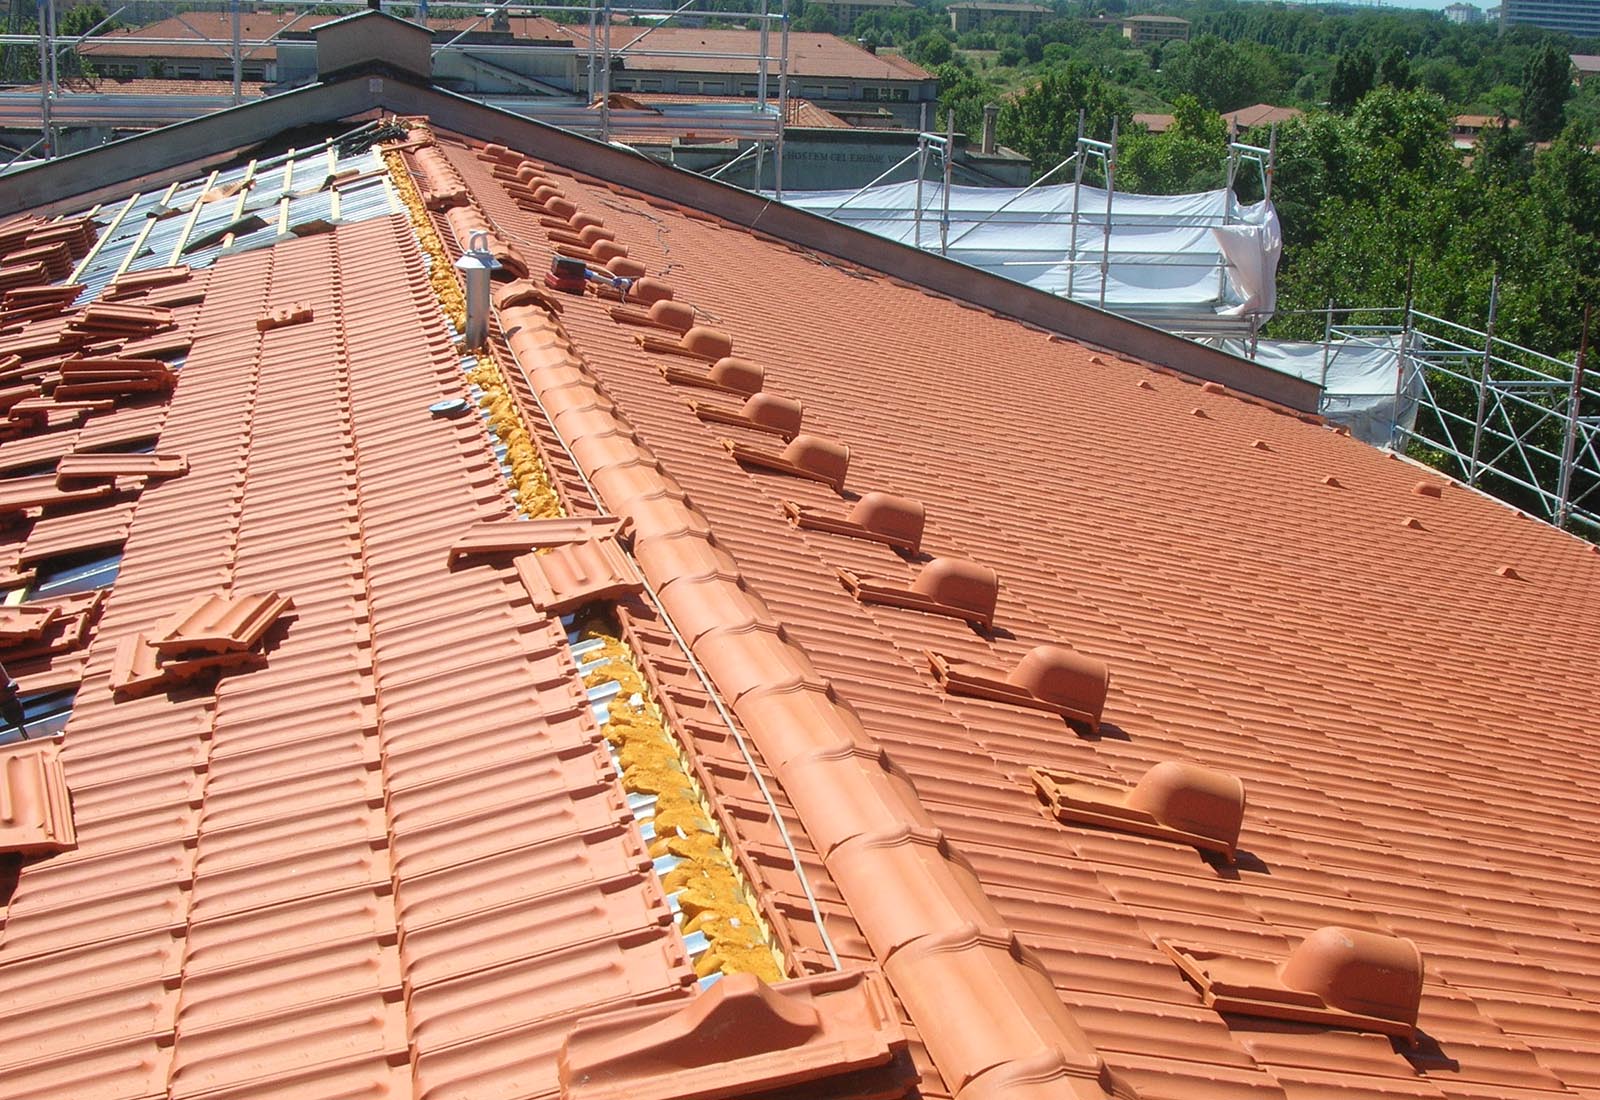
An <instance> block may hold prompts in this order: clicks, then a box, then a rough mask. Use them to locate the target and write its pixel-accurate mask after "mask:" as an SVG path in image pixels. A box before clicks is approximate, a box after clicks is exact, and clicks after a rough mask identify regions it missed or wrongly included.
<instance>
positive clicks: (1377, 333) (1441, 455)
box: [1322, 277, 1600, 540]
mask: <svg viewBox="0 0 1600 1100" xmlns="http://www.w3.org/2000/svg"><path fill="white" fill-rule="evenodd" d="M1489 294H1490V298H1489V310H1488V322H1487V325H1486V327H1485V328H1484V329H1474V328H1470V327H1468V326H1466V325H1461V324H1457V323H1456V322H1454V321H1449V320H1446V319H1445V318H1443V317H1438V316H1435V315H1433V314H1431V313H1426V312H1423V311H1421V310H1418V309H1416V308H1415V307H1414V306H1412V305H1407V306H1398V307H1386V308H1382V309H1359V308H1349V309H1335V308H1334V306H1333V304H1332V303H1331V302H1330V303H1329V305H1328V308H1327V309H1326V310H1325V311H1324V312H1325V321H1324V327H1323V368H1322V370H1323V380H1324V383H1325V382H1326V378H1327V372H1328V368H1329V365H1330V363H1331V362H1333V361H1335V360H1336V359H1337V357H1338V355H1339V352H1340V350H1341V349H1342V348H1347V347H1351V348H1353V347H1374V346H1384V347H1393V348H1396V349H1397V353H1398V354H1397V364H1396V369H1395V382H1394V416H1393V419H1392V426H1391V428H1390V437H1389V447H1390V449H1391V450H1393V451H1396V452H1397V453H1401V454H1409V455H1411V456H1412V457H1418V458H1422V459H1424V460H1425V461H1428V462H1429V463H1430V464H1431V465H1434V466H1437V467H1438V468H1440V469H1442V470H1443V471H1444V472H1446V473H1449V474H1450V475H1452V476H1453V477H1456V478H1457V479H1459V480H1460V481H1461V482H1462V483H1464V484H1466V485H1468V486H1470V487H1472V488H1474V489H1481V490H1483V491H1484V492H1486V493H1489V494H1490V495H1492V496H1495V497H1499V498H1500V499H1502V500H1504V501H1506V502H1507V503H1509V504H1512V505H1513V506H1516V507H1519V508H1521V509H1522V510H1523V511H1525V512H1527V513H1528V514H1530V515H1533V516H1536V517H1537V518H1538V519H1540V520H1543V521H1544V522H1546V523H1549V524H1551V525H1553V526H1555V527H1559V528H1562V529H1564V530H1569V531H1572V532H1574V533H1577V534H1580V535H1582V536H1584V537H1586V538H1589V539H1591V540H1600V385H1597V382H1596V379H1595V378H1594V376H1593V374H1592V372H1590V371H1589V369H1588V362H1587V360H1588V358H1589V347H1590V321H1591V318H1590V314H1589V311H1588V310H1585V312H1584V319H1583V327H1582V335H1581V337H1580V340H1579V346H1578V352H1577V354H1576V356H1575V357H1574V358H1573V359H1571V360H1566V359H1561V358H1558V357H1556V356H1552V355H1547V354H1545V353H1543V352H1539V351H1535V350H1534V349H1532V348H1528V347H1524V346H1523V345H1521V344H1516V343H1513V342H1511V341H1509V340H1505V339H1502V338H1501V337H1499V336H1496V335H1495V332H1494V326H1495V320H1496V315H1497V314H1498V311H1499V294H1500V283H1499V278H1498V277H1496V278H1495V280H1494V281H1493V283H1492V284H1491V287H1490V292H1489ZM1324 388H1325V387H1324ZM1324 398H1325V400H1326V395H1324Z"/></svg>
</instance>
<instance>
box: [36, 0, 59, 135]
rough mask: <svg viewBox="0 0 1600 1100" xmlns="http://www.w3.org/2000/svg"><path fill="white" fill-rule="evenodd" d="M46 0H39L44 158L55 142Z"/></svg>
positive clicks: (40, 100)
mask: <svg viewBox="0 0 1600 1100" xmlns="http://www.w3.org/2000/svg"><path fill="white" fill-rule="evenodd" d="M45 2H46V0H39V119H40V128H39V134H40V137H41V139H42V140H43V141H44V158H45V160H49V159H50V158H51V157H52V156H54V155H55V142H54V141H52V140H51V134H50V130H51V127H50V94H51V88H50V71H51V68H52V66H51V64H50V56H51V54H53V53H54V52H55V50H54V49H52V48H51V41H50V32H49V30H48V29H47V28H48V25H49V19H48V18H47V16H46V14H45Z"/></svg>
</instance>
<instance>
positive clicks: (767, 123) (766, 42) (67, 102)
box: [0, 0, 790, 191]
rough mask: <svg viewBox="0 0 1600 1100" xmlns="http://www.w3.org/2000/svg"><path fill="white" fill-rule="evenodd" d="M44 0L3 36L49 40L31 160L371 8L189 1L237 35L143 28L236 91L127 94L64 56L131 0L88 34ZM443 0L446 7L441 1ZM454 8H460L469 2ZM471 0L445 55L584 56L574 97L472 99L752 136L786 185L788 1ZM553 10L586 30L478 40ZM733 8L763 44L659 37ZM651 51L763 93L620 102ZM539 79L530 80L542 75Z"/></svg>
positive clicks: (23, 107)
mask: <svg viewBox="0 0 1600 1100" xmlns="http://www.w3.org/2000/svg"><path fill="white" fill-rule="evenodd" d="M25 2H26V0H15V3H14V10H13V23H14V22H15V9H19V8H21V7H22V5H23V4H24V3H25ZM388 2H389V4H390V6H399V5H398V4H397V2H396V0H388ZM35 3H36V6H37V19H38V29H37V31H36V32H35V33H34V34H18V33H6V34H0V45H5V46H24V47H28V48H37V50H38V57H39V87H38V90H37V91H29V92H26V93H19V92H7V91H0V129H10V130H27V131H38V133H39V137H38V139H37V140H35V141H34V142H33V143H32V144H31V145H29V146H27V147H26V148H25V149H22V150H21V151H19V152H16V153H15V154H14V155H12V156H11V157H10V158H9V160H10V161H11V162H20V161H22V160H23V159H24V158H27V157H37V158H38V159H45V160H48V159H51V158H52V157H54V156H55V155H56V154H57V145H58V141H57V134H58V132H59V131H60V130H61V129H63V128H66V127H87V126H100V127H110V128H119V127H123V128H133V127H140V126H144V127H148V126H150V125H152V124H154V125H165V124H168V123H173V122H181V121H184V120H185V119H190V118H196V117H199V116H200V115H204V114H208V113H210V112H212V111H216V110H221V109H224V108H226V107H230V106H233V105H235V104H238V103H241V102H243V101H244V98H245V96H244V65H245V62H246V61H248V60H250V59H251V58H252V57H253V56H255V55H256V54H258V52H259V51H261V50H263V49H267V48H276V47H277V46H278V45H280V44H283V43H286V42H290V41H293V39H291V38H286V37H285V35H289V34H291V33H292V34H295V35H300V34H303V33H306V32H309V31H310V29H311V28H312V27H314V26H316V25H318V24H319V23H322V22H326V21H327V20H328V19H329V18H331V17H330V16H329V15H328V14H327V9H329V8H334V9H338V8H346V9H350V10H351V11H352V12H356V11H364V10H367V8H368V4H367V2H366V0H317V3H315V4H314V5H313V4H311V3H307V2H305V0H248V8H246V7H245V6H244V5H245V0H223V2H222V3H215V4H210V5H207V4H204V3H190V4H186V5H185V8H186V11H185V12H184V13H183V14H189V13H191V12H193V11H196V10H207V9H209V10H212V11H218V10H220V11H225V12H227V13H228V15H229V17H230V18H229V29H230V33H229V35H227V36H226V37H213V36H210V35H207V34H205V33H204V32H203V31H201V30H200V29H198V28H196V27H194V26H193V24H191V23H190V22H189V21H187V20H184V19H183V14H180V15H178V16H176V17H175V18H178V19H179V20H180V21H183V22H184V23H185V25H186V26H188V27H189V29H190V30H191V31H192V32H193V34H194V37H186V38H171V39H167V38H145V37H141V38H139V39H138V43H139V44H140V45H142V46H149V47H152V48H160V47H174V46H181V47H194V46H196V45H197V44H198V45H202V46H206V47H210V48H211V49H213V50H215V51H216V56H217V57H219V58H225V59H227V60H228V61H229V62H230V70H231V78H232V79H231V85H232V87H231V91H230V92H229V93H228V94H196V95H151V94H143V95H140V94H133V95H123V94H118V93H103V92H79V91H75V90H73V89H72V88H71V87H70V86H68V85H67V84H66V83H65V82H63V80H62V78H61V71H62V67H61V64H60V62H61V60H62V59H63V58H64V57H65V56H66V55H67V54H69V53H72V52H74V51H77V50H79V49H80V48H82V47H84V46H85V45H86V44H87V45H90V46H93V45H94V44H95V43H96V42H102V43H103V42H104V41H106V39H104V38H96V37H95V36H96V35H97V34H98V33H99V32H100V31H102V30H104V29H105V28H106V27H107V26H108V25H110V24H111V23H112V22H114V21H115V20H116V19H117V18H118V17H119V16H120V15H121V14H123V13H124V12H126V11H127V10H128V9H129V7H130V6H131V5H130V4H124V5H122V6H119V7H115V8H114V10H113V11H112V12H111V14H110V15H108V16H107V17H106V19H104V20H102V21H101V22H100V23H99V24H97V25H96V26H94V27H92V28H90V29H89V30H88V31H87V32H85V33H83V34H80V35H74V36H63V35H61V34H59V33H58V23H57V18H56V15H57V13H56V0H35ZM404 6H405V7H406V8H408V9H415V11H416V17H417V18H418V19H419V20H423V21H425V20H427V19H428V18H429V3H428V0H418V2H417V3H415V4H406V5H404ZM440 6H441V5H439V4H437V3H435V4H434V7H435V8H438V7H440ZM445 6H447V7H451V8H454V7H457V5H445ZM459 6H460V7H465V8H468V9H470V10H473V11H475V12H476V13H477V14H476V16H475V17H474V18H471V19H470V20H469V21H468V22H467V25H466V26H465V27H452V28H451V30H452V31H453V32H454V33H453V34H452V36H451V37H449V38H448V39H446V40H445V41H443V42H439V43H437V44H436V45H435V46H434V48H433V55H434V57H435V58H438V57H439V56H441V55H451V54H457V55H461V56H463V57H466V58H469V59H471V60H472V61H484V60H485V59H491V58H494V57H497V56H498V57H502V58H507V57H520V58H530V57H540V56H544V57H559V58H562V59H572V60H574V61H575V62H576V64H577V68H578V76H577V78H576V79H575V80H574V82H573V84H574V86H573V87H572V88H571V89H570V92H568V93H567V94H559V93H560V92H561V89H558V88H552V89H550V94H547V95H526V96H514V95H503V94H486V95H472V96H471V98H474V99H477V100H479V101H480V102H483V103H486V104H488V105H490V106H493V107H497V108H500V109H502V110H508V111H512V112H514V113H517V114H522V115H524V116H526V117H530V118H534V119H537V120H538V121H541V122H546V123H549V124H550V125H555V126H560V127H562V128H564V129H569V130H574V131H577V132H579V133H582V134H584V135H585V136H589V137H594V138H596V139H598V140H600V141H605V142H611V141H613V140H615V138H616V136H617V135H624V136H633V135H642V136H646V137H648V136H653V135H659V136H663V137H670V136H672V135H675V134H678V133H682V132H684V131H685V130H686V129H687V130H691V131H692V132H693V133H694V134H695V135H696V136H697V138H701V139H709V140H721V141H736V142H749V143H750V145H749V146H748V148H747V149H746V152H748V153H750V155H752V156H753V157H754V158H755V159H756V161H757V162H758V164H759V163H760V162H761V161H763V160H764V159H765V158H766V156H768V155H772V156H773V158H774V177H775V178H774V183H775V186H776V187H777V189H778V190H779V191H781V190H782V188H783V131H784V125H785V122H786V120H787V119H788V115H789V106H790V105H789V15H788V3H787V0H776V2H774V0H758V4H757V5H756V6H753V8H752V10H751V11H748V12H738V13H729V12H719V11H714V10H712V9H711V6H710V5H709V4H702V0H686V2H685V3H683V4H681V5H678V6H675V7H670V8H654V7H635V6H621V5H614V4H613V3H612V0H599V2H594V0H591V2H589V3H587V4H580V5H569V4H528V3H512V2H510V0H503V2H501V3H496V4H492V5H490V6H488V7H482V6H474V5H471V4H466V5H459ZM272 8H283V9H288V10H289V11H290V12H292V16H291V18H289V20H288V22H287V23H286V24H284V25H283V26H281V27H278V28H277V29H276V30H274V31H273V32H272V33H271V34H269V35H266V36H265V37H254V38H251V37H246V36H245V35H244V34H243V24H242V13H243V12H244V11H245V10H248V11H252V12H254V11H259V10H263V9H272ZM313 12H315V13H316V14H313ZM552 14H560V15H563V16H565V17H577V19H578V23H577V24H576V26H577V27H578V28H580V33H578V34H575V35H574V36H573V38H574V40H573V42H572V43H571V45H549V44H539V43H533V42H527V43H516V42H483V41H468V37H469V35H471V34H472V32H474V31H476V30H480V29H483V30H487V29H490V28H491V27H492V26H493V22H494V20H496V19H499V18H501V17H506V18H510V17H514V16H519V15H521V16H539V15H552ZM618 15H627V16H629V17H630V18H632V19H634V20H636V21H639V22H644V23H647V24H649V25H648V27H646V29H645V30H644V32H643V33H642V34H634V35H633V36H632V37H631V39H629V40H627V41H624V42H621V43H618V42H616V41H615V37H614V36H616V34H617V32H618V31H619V30H622V29H627V30H629V31H630V32H631V31H636V30H637V29H638V28H637V26H630V27H627V28H619V27H618V26H617V25H616V23H615V19H614V16H618ZM730 15H736V16H737V18H738V19H739V20H741V21H743V22H749V21H755V22H756V23H757V24H758V28H757V29H758V32H759V34H758V39H757V48H756V50H755V51H754V52H750V53H741V52H729V51H712V50H704V51H690V50H666V49H654V48H652V46H651V44H650V42H649V38H650V35H651V33H652V32H653V31H654V30H655V29H656V28H658V27H660V26H664V25H667V24H669V23H671V22H672V21H673V20H680V21H681V20H683V19H684V18H687V17H706V16H721V17H723V18H727V17H729V16H730ZM582 28H586V31H587V33H582V32H581V29H582ZM7 29H8V30H9V31H12V32H14V31H15V29H16V28H15V26H12V27H8V28H7ZM651 57H658V58H663V59H667V58H670V59H677V60H679V61H682V60H685V59H690V60H705V61H710V62H714V63H718V64H727V63H729V62H733V63H735V64H739V65H745V64H748V65H749V66H751V68H753V70H754V76H755V85H756V86H755V95H754V97H753V98H752V99H751V100H750V101H748V102H744V101H738V100H737V98H736V97H735V98H733V99H730V101H729V102H726V103H714V104H709V105H700V106H693V107H690V106H684V105H677V104H673V105H665V106H662V107H660V108H658V109H648V110H645V109H638V108H635V107H628V106H617V105H616V104H615V103H614V96H613V89H612V81H613V74H614V71H615V69H616V68H617V66H619V65H620V64H622V63H623V62H624V61H625V60H626V59H629V58H639V59H648V58H651ZM534 82H535V81H531V80H530V83H534ZM291 86H292V85H289V84H284V85H282V86H281V87H279V88H276V89H274V90H287V89H288V88H289V87H291ZM8 166H9V165H8V164H7V163H5V162H3V161H0V171H3V170H4V169H5V168H6V167H8Z"/></svg>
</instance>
